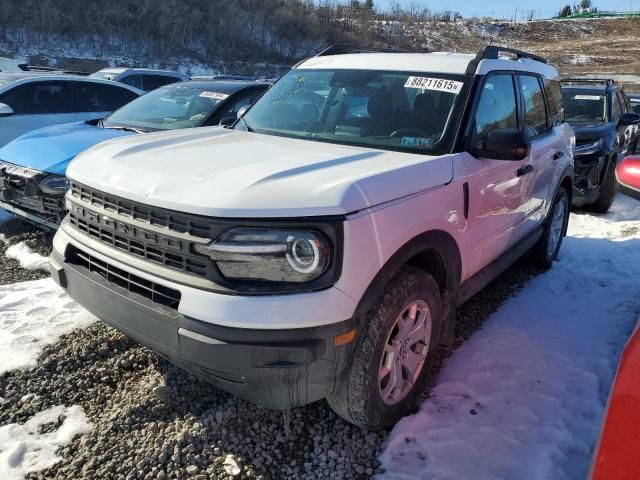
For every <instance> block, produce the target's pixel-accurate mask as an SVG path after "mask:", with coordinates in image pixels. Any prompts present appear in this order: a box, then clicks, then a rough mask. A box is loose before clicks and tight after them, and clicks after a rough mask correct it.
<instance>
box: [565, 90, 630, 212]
mask: <svg viewBox="0 0 640 480" xmlns="http://www.w3.org/2000/svg"><path fill="white" fill-rule="evenodd" d="M562 96H563V99H564V107H565V118H566V121H567V122H568V123H569V124H570V125H571V126H572V127H573V129H574V131H575V133H576V150H575V157H574V159H575V180H574V184H573V197H572V203H573V205H574V206H577V207H585V208H588V209H589V210H592V211H594V212H597V213H605V212H606V211H608V210H609V207H611V204H612V203H613V197H614V195H615V186H616V178H615V166H616V162H618V160H621V159H622V158H624V157H625V156H626V155H628V154H631V153H633V152H634V150H635V147H636V142H637V136H638V124H640V114H638V113H635V112H634V111H633V110H632V108H631V105H630V103H629V100H628V99H627V97H626V95H625V93H624V91H623V90H622V88H621V87H620V86H619V85H618V84H616V82H615V81H613V80H610V79H595V78H571V79H564V80H563V81H562Z"/></svg>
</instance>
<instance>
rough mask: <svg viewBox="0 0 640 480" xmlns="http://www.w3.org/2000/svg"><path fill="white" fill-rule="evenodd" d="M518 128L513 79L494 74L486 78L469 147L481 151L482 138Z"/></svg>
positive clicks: (504, 75) (509, 76)
mask: <svg viewBox="0 0 640 480" xmlns="http://www.w3.org/2000/svg"><path fill="white" fill-rule="evenodd" d="M503 128H513V129H517V128H518V109H517V107H516V93H515V89H514V85H513V77H512V76H511V75H510V74H496V75H491V76H490V77H489V78H487V80H486V82H485V84H484V87H483V88H482V93H481V94H480V99H479V100H478V107H477V109H476V115H475V118H474V131H473V135H472V138H471V145H472V147H474V148H479V149H482V141H483V140H484V137H486V135H487V134H488V133H489V132H491V131H492V130H496V129H503Z"/></svg>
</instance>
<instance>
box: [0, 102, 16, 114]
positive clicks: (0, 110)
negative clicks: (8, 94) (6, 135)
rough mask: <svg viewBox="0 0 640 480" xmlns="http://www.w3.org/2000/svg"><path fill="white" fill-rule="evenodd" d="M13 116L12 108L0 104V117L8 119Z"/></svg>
mask: <svg viewBox="0 0 640 480" xmlns="http://www.w3.org/2000/svg"><path fill="white" fill-rule="evenodd" d="M11 115H13V108H11V107H10V106H9V105H7V104H6V103H0V117H10V116H11Z"/></svg>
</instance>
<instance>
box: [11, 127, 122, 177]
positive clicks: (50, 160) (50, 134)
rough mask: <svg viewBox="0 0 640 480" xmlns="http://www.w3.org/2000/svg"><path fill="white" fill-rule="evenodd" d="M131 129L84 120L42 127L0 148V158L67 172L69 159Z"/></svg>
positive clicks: (58, 173)
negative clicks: (99, 125)
mask: <svg viewBox="0 0 640 480" xmlns="http://www.w3.org/2000/svg"><path fill="white" fill-rule="evenodd" d="M132 134H133V133H132V132H125V131H122V130H114V129H107V128H100V127H96V126H94V125H90V124H87V123H85V122H78V123H67V124H63V125H55V126H52V127H45V128H40V129H38V130H33V131H31V132H29V133H26V134H24V135H22V136H20V137H18V138H16V139H14V140H12V141H11V142H9V143H7V144H6V145H4V146H3V147H2V148H0V160H4V161H5V162H9V163H13V164H15V165H20V166H21V167H29V168H32V169H34V170H40V171H43V172H47V173H53V174H56V175H64V174H65V171H66V170H67V166H68V165H69V162H71V160H73V158H74V157H75V156H76V155H78V154H79V153H80V152H82V151H84V150H86V149H87V148H89V147H92V146H93V145H95V144H97V143H100V142H103V141H105V140H109V139H111V138H115V137H122V136H125V135H132Z"/></svg>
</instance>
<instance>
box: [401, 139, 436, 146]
mask: <svg viewBox="0 0 640 480" xmlns="http://www.w3.org/2000/svg"><path fill="white" fill-rule="evenodd" d="M401 145H402V146H403V147H412V148H421V149H427V148H431V147H432V146H433V140H432V139H430V138H424V137H402V143H401Z"/></svg>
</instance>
